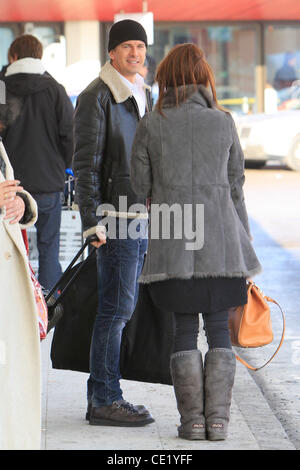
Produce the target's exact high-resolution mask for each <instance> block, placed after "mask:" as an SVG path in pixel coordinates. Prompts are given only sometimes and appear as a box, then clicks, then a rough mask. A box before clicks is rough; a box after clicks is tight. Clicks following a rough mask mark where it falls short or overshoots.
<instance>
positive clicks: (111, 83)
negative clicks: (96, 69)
mask: <svg viewBox="0 0 300 470" xmlns="http://www.w3.org/2000/svg"><path fill="white" fill-rule="evenodd" d="M100 78H101V80H103V81H104V83H105V84H106V85H107V86H108V87H109V89H110V91H111V92H112V95H113V97H114V99H115V100H116V103H123V102H124V101H126V100H127V99H128V98H130V97H131V96H133V95H132V91H131V90H130V88H128V87H127V86H126V84H125V83H124V82H123V80H122V79H121V78H120V76H119V74H118V72H117V71H116V69H115V68H114V67H113V66H112V65H111V63H110V61H108V62H106V64H105V65H104V66H103V67H102V69H101V71H100ZM144 88H145V89H148V90H151V88H150V87H149V86H148V85H146V84H144Z"/></svg>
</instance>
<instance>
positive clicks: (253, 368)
mask: <svg viewBox="0 0 300 470" xmlns="http://www.w3.org/2000/svg"><path fill="white" fill-rule="evenodd" d="M264 299H266V300H267V301H268V302H273V303H274V304H276V305H277V306H278V307H279V309H280V312H281V316H282V334H281V339H280V343H279V345H278V347H277V349H276V351H275V352H274V354H272V356H271V357H270V359H268V361H267V362H266V363H265V364H263V365H262V366H260V367H253V366H251V365H250V364H248V363H247V362H246V361H244V359H242V358H241V357H239V356H238V355H237V354H236V355H235V357H236V359H237V360H238V361H240V362H241V363H242V364H243V365H244V366H246V367H248V369H251V370H254V371H257V370H260V369H262V368H263V367H265V366H266V365H267V364H269V363H270V362H271V361H272V359H274V357H275V356H276V354H277V353H278V351H279V349H280V348H281V346H282V343H283V339H284V333H285V316H284V313H283V311H282V308H281V307H280V305H279V304H278V303H277V302H276V300H274V299H272V298H271V297H268V296H267V295H264Z"/></svg>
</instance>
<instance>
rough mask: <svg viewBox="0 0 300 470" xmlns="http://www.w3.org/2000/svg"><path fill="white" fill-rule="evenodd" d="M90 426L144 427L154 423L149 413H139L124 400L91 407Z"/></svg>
mask: <svg viewBox="0 0 300 470" xmlns="http://www.w3.org/2000/svg"><path fill="white" fill-rule="evenodd" d="M89 422H90V424H92V425H94V426H128V427H131V426H145V425H146V424H150V423H153V422H154V419H153V418H152V416H151V415H150V413H149V412H148V413H144V414H141V413H139V412H138V411H137V410H136V408H135V407H134V406H133V405H131V404H130V403H128V402H126V401H125V400H119V401H115V402H113V403H112V404H111V405H108V406H100V407H97V408H94V407H92V409H91V413H90V420H89Z"/></svg>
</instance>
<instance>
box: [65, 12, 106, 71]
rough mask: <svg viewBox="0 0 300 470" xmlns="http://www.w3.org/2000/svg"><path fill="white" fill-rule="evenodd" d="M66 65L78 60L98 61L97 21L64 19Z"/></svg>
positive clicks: (98, 31)
mask: <svg viewBox="0 0 300 470" xmlns="http://www.w3.org/2000/svg"><path fill="white" fill-rule="evenodd" d="M65 38H66V48H67V65H71V64H74V63H76V62H78V61H80V60H99V61H100V24H99V21H66V23H65Z"/></svg>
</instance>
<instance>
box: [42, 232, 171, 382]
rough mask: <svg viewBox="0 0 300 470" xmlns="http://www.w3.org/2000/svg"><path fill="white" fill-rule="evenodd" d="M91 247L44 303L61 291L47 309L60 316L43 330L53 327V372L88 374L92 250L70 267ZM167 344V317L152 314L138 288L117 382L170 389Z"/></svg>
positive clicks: (143, 289) (93, 311) (144, 291)
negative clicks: (131, 382) (59, 370)
mask: <svg viewBox="0 0 300 470" xmlns="http://www.w3.org/2000/svg"><path fill="white" fill-rule="evenodd" d="M91 241H92V240H91V238H89V239H87V241H86V242H85V243H84V245H83V246H82V248H81V249H80V250H79V252H78V253H77V255H76V256H75V258H74V259H73V260H72V261H71V263H70V265H69V266H68V268H67V269H66V271H65V272H64V273H63V276H62V278H61V279H60V280H59V281H58V282H57V284H56V285H55V286H54V287H53V289H52V290H51V292H49V294H48V297H47V302H49V300H50V299H51V297H52V298H53V293H54V292H55V290H56V289H58V288H59V289H60V290H61V294H60V296H59V297H58V298H57V299H55V300H54V302H53V304H52V309H53V308H54V310H55V309H56V308H57V307H58V306H59V307H60V311H59V313H58V315H57V316H56V317H55V316H54V317H53V316H52V317H51V316H50V319H49V323H50V326H49V330H50V329H51V328H53V327H55V330H54V334H53V339H52V345H51V361H52V367H53V368H54V369H64V370H74V371H79V372H86V373H88V372H89V356H90V345H91V339H92V333H93V326H94V321H95V317H96V315H97V290H98V289H97V260H96V256H95V251H96V248H94V247H92V249H91V250H90V254H89V256H88V257H87V258H86V259H85V260H84V261H82V262H79V263H78V264H77V265H75V266H74V264H75V263H76V261H77V260H78V258H79V257H80V256H81V254H82V252H83V251H84V249H85V248H86V247H87V246H88V244H89V243H90V242H91ZM100 249H101V248H100ZM173 338H174V321H173V314H172V313H170V312H164V311H162V310H160V309H159V308H157V307H156V306H155V305H154V304H153V302H152V300H151V297H150V295H149V292H148V288H147V285H143V284H141V285H140V289H139V298H138V302H137V306H136V309H135V311H134V313H133V315H132V318H131V320H130V321H129V322H128V323H127V324H126V326H125V328H124V330H123V335H122V342H121V354H120V371H121V376H122V378H123V379H127V380H135V381H142V382H150V383H162V384H169V385H171V384H172V379H171V376H170V367H169V362H170V355H171V354H172V350H173Z"/></svg>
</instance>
